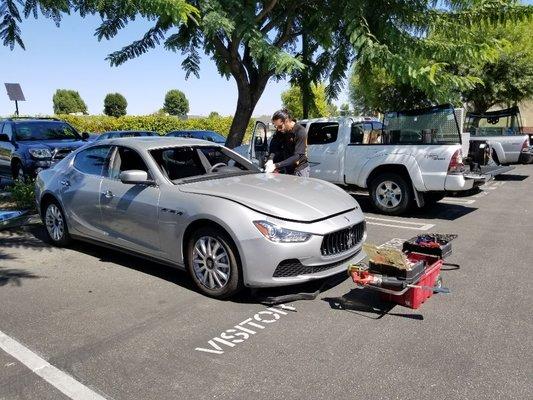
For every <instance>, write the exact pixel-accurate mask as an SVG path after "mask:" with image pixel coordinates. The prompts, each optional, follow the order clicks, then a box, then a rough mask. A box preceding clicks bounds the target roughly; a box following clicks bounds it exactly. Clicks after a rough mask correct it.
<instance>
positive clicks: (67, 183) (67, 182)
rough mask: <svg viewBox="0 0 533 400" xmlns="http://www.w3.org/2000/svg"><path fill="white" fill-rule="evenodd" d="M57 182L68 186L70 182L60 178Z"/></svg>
mask: <svg viewBox="0 0 533 400" xmlns="http://www.w3.org/2000/svg"><path fill="white" fill-rule="evenodd" d="M59 183H60V184H62V185H63V186H70V182H69V181H67V180H66V179H62V180H60V181H59Z"/></svg>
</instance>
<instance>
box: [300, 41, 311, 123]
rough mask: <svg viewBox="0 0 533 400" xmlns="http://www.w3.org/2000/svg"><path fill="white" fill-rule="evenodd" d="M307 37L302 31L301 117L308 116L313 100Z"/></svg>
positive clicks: (305, 117)
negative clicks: (303, 66) (303, 65)
mask: <svg viewBox="0 0 533 400" xmlns="http://www.w3.org/2000/svg"><path fill="white" fill-rule="evenodd" d="M310 61H311V60H310V59H309V39H308V37H307V34H306V33H305V32H304V33H302V62H303V63H304V64H305V65H306V67H305V68H304V69H303V71H301V84H300V90H301V93H302V118H303V119H307V118H309V110H310V109H311V102H312V101H313V93H311V80H310V79H309V65H310Z"/></svg>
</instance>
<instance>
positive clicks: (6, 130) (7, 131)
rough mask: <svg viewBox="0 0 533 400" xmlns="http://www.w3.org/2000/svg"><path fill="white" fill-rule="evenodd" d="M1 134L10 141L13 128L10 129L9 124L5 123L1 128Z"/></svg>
mask: <svg viewBox="0 0 533 400" xmlns="http://www.w3.org/2000/svg"><path fill="white" fill-rule="evenodd" d="M2 133H3V134H5V135H7V137H8V138H9V140H11V137H12V136H13V128H12V127H11V124H10V123H9V122H6V123H5V124H4V127H3V128H2Z"/></svg>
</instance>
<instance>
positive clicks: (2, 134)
mask: <svg viewBox="0 0 533 400" xmlns="http://www.w3.org/2000/svg"><path fill="white" fill-rule="evenodd" d="M0 125H1V124H0ZM12 138H13V132H12V128H11V123H10V122H5V123H4V124H3V126H0V176H4V177H7V178H10V177H11V155H12V154H13V151H14V150H15V146H14V145H13V143H12Z"/></svg>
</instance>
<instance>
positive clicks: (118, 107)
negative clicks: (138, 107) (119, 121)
mask: <svg viewBox="0 0 533 400" xmlns="http://www.w3.org/2000/svg"><path fill="white" fill-rule="evenodd" d="M127 107H128V102H127V101H126V98H125V97H124V96H122V95H121V94H120V93H108V94H107V96H106V97H105V99H104V114H105V115H109V116H110V117H122V116H123V115H126V108H127Z"/></svg>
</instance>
